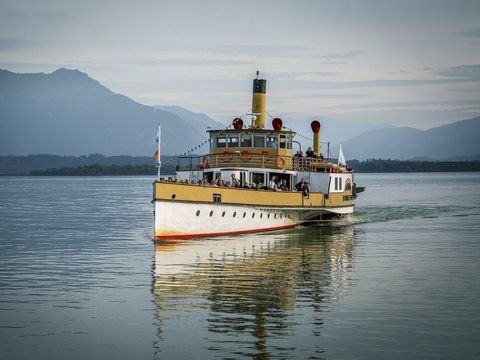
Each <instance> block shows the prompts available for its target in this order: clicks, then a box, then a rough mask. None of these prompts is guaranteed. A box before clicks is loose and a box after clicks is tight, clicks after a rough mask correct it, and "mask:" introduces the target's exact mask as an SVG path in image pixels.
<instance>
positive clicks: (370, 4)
mask: <svg viewBox="0 0 480 360" xmlns="http://www.w3.org/2000/svg"><path fill="white" fill-rule="evenodd" d="M60 67H66V68H69V69H78V70H80V71H82V72H86V73H87V74H89V75H90V77H92V78H94V79H96V80H98V81H100V82H101V83H102V84H103V85H105V86H107V87H108V88H110V89H111V90H113V91H114V92H117V93H121V94H124V95H127V96H129V97H130V98H132V99H134V100H136V101H138V102H140V103H143V104H147V105H179V106H183V107H186V108H188V109H190V110H192V111H196V112H204V113H207V114H208V115H210V116H211V117H213V118H214V119H215V120H217V121H221V122H225V123H227V122H230V121H231V119H232V118H233V117H237V116H239V115H242V114H243V113H245V112H247V111H248V110H249V107H250V105H251V104H250V102H251V95H250V92H251V87H252V85H251V80H252V78H253V77H254V75H255V72H256V71H257V70H259V71H260V74H261V77H263V78H266V79H267V80H268V83H267V91H268V102H267V110H268V112H269V113H270V114H272V115H276V114H282V116H291V117H299V118H313V117H315V116H319V115H321V116H326V117H331V118H337V119H343V120H348V121H355V122H378V123H389V124H392V125H395V126H413V127H416V128H421V129H427V128H430V127H433V126H437V125H441V124H445V123H450V122H453V121H457V120H463V119H467V118H471V117H475V116H479V115H480V0H471V1H465V0H412V1H410V0H398V1H394V0H366V1H362V0H335V1H333V0H327V1H323V0H312V1H310V0H295V1H286V0H284V1H283V0H263V1H262V0H253V1H251V0H241V1H238V0H236V1H229V0H218V1H217V0H196V1H194V0H155V1H153V0H152V1H141V0H137V1H121V0H112V1H103V0H94V1H91V0H82V1H78V0H74V1H70V0H58V1H54V0H29V1H27V0H0V68H3V69H7V70H10V71H14V72H52V71H54V70H56V69H58V68H60Z"/></svg>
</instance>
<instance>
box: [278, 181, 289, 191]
mask: <svg viewBox="0 0 480 360" xmlns="http://www.w3.org/2000/svg"><path fill="white" fill-rule="evenodd" d="M278 187H279V188H280V190H282V191H287V190H290V189H289V188H288V185H287V180H286V179H282V180H280V183H279V184H278Z"/></svg>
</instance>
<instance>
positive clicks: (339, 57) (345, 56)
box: [315, 50, 363, 60]
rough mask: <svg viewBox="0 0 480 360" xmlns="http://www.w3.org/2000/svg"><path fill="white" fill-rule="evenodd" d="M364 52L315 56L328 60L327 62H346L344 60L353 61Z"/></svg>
mask: <svg viewBox="0 0 480 360" xmlns="http://www.w3.org/2000/svg"><path fill="white" fill-rule="evenodd" d="M362 54H363V51H358V50H357V51H347V52H343V53H331V54H324V55H319V56H315V57H316V58H320V59H326V60H344V59H351V58H354V57H356V56H359V55H362Z"/></svg>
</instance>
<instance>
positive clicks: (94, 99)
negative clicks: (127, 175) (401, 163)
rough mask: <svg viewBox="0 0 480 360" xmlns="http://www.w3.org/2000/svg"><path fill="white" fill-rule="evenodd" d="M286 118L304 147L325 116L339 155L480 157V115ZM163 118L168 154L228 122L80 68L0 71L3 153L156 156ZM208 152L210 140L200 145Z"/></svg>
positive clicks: (324, 136)
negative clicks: (442, 121)
mask: <svg viewBox="0 0 480 360" xmlns="http://www.w3.org/2000/svg"><path fill="white" fill-rule="evenodd" d="M245 96H247V97H250V94H245ZM271 107H274V104H271ZM246 110H248V109H246ZM235 116H236V114H232V119H233V118H234V117H235ZM282 118H283V119H284V125H285V126H287V127H289V128H292V129H293V130H296V131H298V133H299V136H297V138H296V140H298V141H299V142H301V143H302V147H303V149H304V150H305V148H306V146H309V145H311V140H308V139H311V138H312V136H311V130H310V128H309V124H310V121H311V120H312V119H317V120H320V122H321V123H322V130H321V140H322V142H323V141H330V142H331V153H332V156H333V157H335V155H336V154H337V151H338V143H339V142H341V141H342V142H343V148H344V151H345V153H346V155H347V158H350V159H352V158H355V159H366V158H384V159H388V158H391V159H412V158H430V159H448V158H455V160H462V159H469V160H473V159H480V146H479V145H478V141H477V139H478V138H479V136H480V117H477V118H474V119H469V120H464V121H459V122H455V123H452V124H449V125H445V126H440V127H437V128H432V129H430V130H427V131H422V130H418V129H413V128H406V127H392V126H390V125H388V124H387V122H388V121H387V120H388V119H386V123H385V124H368V123H364V124H353V123H348V122H345V121H341V120H337V119H330V118H324V117H319V116H317V117H315V116H313V117H312V118H311V119H293V118H291V117H289V116H288V114H285V115H284V116H282ZM159 122H161V124H162V154H169V155H174V154H182V153H185V152H186V151H189V150H190V149H195V146H198V145H199V144H201V143H203V142H204V141H205V140H206V139H207V135H206V133H205V130H207V127H209V126H210V127H211V128H214V129H218V128H224V127H226V125H225V124H221V123H218V122H215V121H214V120H213V119H211V118H210V117H209V116H207V115H205V114H199V113H193V112H191V111H189V110H187V109H184V108H181V107H178V106H154V107H150V106H145V105H142V104H139V103H137V102H135V101H133V100H131V99H129V98H128V97H126V96H123V95H120V94H115V93H113V92H112V91H111V90H109V89H107V88H106V87H104V86H103V85H101V84H100V83H99V82H98V81H96V80H94V79H92V78H90V77H89V76H88V75H87V74H85V73H82V72H80V71H78V70H67V69H59V70H57V71H55V72H53V73H51V74H44V73H38V74H17V73H13V72H10V71H7V70H0V155H29V154H56V155H75V156H78V155H86V154H94V153H98V154H104V155H131V156H151V154H153V152H154V151H155V147H156V143H155V136H156V132H157V123H159ZM267 126H270V125H269V124H267ZM295 146H297V145H295ZM207 151H208V150H207V147H206V146H204V147H203V148H198V149H197V150H196V151H195V152H197V153H204V152H207ZM322 151H323V152H325V151H326V146H325V145H323V147H322Z"/></svg>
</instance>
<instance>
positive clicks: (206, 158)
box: [202, 155, 208, 169]
mask: <svg viewBox="0 0 480 360" xmlns="http://www.w3.org/2000/svg"><path fill="white" fill-rule="evenodd" d="M202 165H203V168H204V169H206V168H208V155H205V156H204V157H203V161H202Z"/></svg>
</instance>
